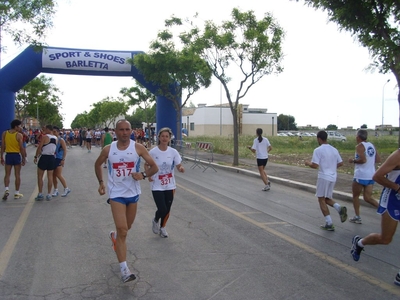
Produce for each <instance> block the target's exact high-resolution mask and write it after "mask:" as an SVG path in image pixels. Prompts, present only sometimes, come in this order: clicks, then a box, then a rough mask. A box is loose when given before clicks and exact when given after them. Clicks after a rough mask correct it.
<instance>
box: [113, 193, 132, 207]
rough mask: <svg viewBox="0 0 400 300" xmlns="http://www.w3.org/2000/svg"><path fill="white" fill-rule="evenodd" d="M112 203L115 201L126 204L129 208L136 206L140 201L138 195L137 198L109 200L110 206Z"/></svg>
mask: <svg viewBox="0 0 400 300" xmlns="http://www.w3.org/2000/svg"><path fill="white" fill-rule="evenodd" d="M110 201H115V202H118V203H121V204H124V205H126V206H128V205H129V204H135V203H137V202H138V201H139V195H136V196H135V197H129V198H122V197H116V198H113V199H110V198H109V199H107V203H108V204H110Z"/></svg>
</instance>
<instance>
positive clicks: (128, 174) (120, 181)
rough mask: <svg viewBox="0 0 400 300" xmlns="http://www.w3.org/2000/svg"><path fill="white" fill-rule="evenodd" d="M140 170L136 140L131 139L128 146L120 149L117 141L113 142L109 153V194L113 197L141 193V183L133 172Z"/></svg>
mask: <svg viewBox="0 0 400 300" xmlns="http://www.w3.org/2000/svg"><path fill="white" fill-rule="evenodd" d="M139 171H140V156H139V155H138V154H137V152H136V148H135V142H134V141H132V140H130V144H129V146H128V148H126V149H125V150H118V148H117V142H116V141H115V142H112V143H111V146H110V152H109V154H108V184H107V186H108V194H109V197H110V198H111V199H113V198H117V197H122V198H130V197H135V196H137V195H140V193H141V189H140V183H139V181H137V180H134V179H133V178H132V173H135V172H139Z"/></svg>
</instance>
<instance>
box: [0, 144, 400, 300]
mask: <svg viewBox="0 0 400 300" xmlns="http://www.w3.org/2000/svg"><path fill="white" fill-rule="evenodd" d="M34 150H35V149H33V148H29V149H28V154H29V158H30V160H29V162H28V165H27V166H25V167H23V174H22V187H21V189H20V191H21V192H22V193H23V194H24V195H25V196H24V198H23V199H19V200H14V199H10V200H8V201H6V202H1V203H0V226H1V228H2V230H1V231H0V250H1V253H0V299H22V300H24V299H34V300H39V299H40V300H41V299H43V300H53V299H99V300H100V299H101V300H103V299H152V300H153V299H156V300H157V299H171V300H172V299H174V300H178V299H196V300H197V299H233V300H235V299H399V297H400V287H397V286H395V285H394V284H393V279H394V276H395V274H396V272H397V271H398V267H399V259H398V249H399V246H400V244H399V243H400V242H399V239H398V235H399V234H398V233H397V234H396V236H395V239H394V241H393V243H392V244H391V245H389V246H374V247H368V248H367V249H366V251H364V252H363V254H362V256H361V259H360V261H359V262H357V263H356V262H354V261H353V259H352V258H351V256H350V244H351V238H352V236H353V235H354V234H360V235H361V236H363V235H365V234H368V233H369V232H376V231H379V228H380V218H379V216H378V215H377V214H376V213H375V211H374V210H373V209H372V208H369V207H366V206H365V207H363V208H362V215H363V221H364V223H363V224H362V225H357V224H352V223H349V222H345V223H340V219H339V216H338V214H337V213H336V212H335V211H334V210H333V209H331V213H332V218H333V221H334V224H335V227H336V231H335V232H326V231H323V230H321V229H320V228H319V225H321V224H322V223H323V222H324V219H323V217H322V215H321V212H320V211H319V208H318V204H317V202H316V199H315V196H314V194H313V192H312V191H311V190H307V189H303V188H297V187H296V186H294V185H293V186H292V185H288V184H286V183H284V182H281V181H279V180H277V179H276V180H275V181H273V184H272V189H271V191H269V192H262V191H261V188H260V187H262V185H261V180H260V179H259V178H257V176H256V175H254V174H251V173H248V172H249V171H250V170H241V171H239V170H236V169H232V168H230V167H222V166H217V167H216V171H214V170H213V169H211V168H209V169H207V170H206V171H204V172H203V169H201V168H199V167H194V168H193V162H192V161H187V162H186V163H185V164H184V166H185V169H186V172H185V173H184V174H177V182H178V188H177V192H176V196H175V200H174V204H173V206H172V212H171V217H170V219H169V222H168V225H167V230H168V233H169V235H170V236H169V238H167V239H163V238H160V237H159V236H158V235H155V234H153V232H152V230H151V219H152V217H153V215H154V211H155V205H154V202H153V199H152V197H151V193H150V191H149V185H148V182H146V181H143V182H142V192H143V193H142V196H141V198H140V201H139V208H138V215H137V218H136V220H135V223H134V225H133V228H132V230H131V231H130V232H129V236H128V250H129V251H128V264H129V266H130V268H131V270H132V271H134V272H135V274H136V275H137V280H135V281H133V282H130V283H126V284H123V283H122V282H121V281H120V278H119V266H118V262H117V259H116V256H115V253H114V252H113V251H112V249H111V243H110V241H109V239H108V233H109V231H110V230H113V229H114V228H113V221H112V216H111V212H110V208H109V205H108V204H106V199H107V197H106V196H99V195H98V193H97V187H98V184H97V180H96V178H95V176H94V171H93V164H94V161H95V159H96V158H97V156H98V154H99V152H100V150H99V149H98V148H95V149H93V150H92V153H87V151H85V150H82V149H80V148H79V147H75V148H73V149H72V150H69V151H68V155H67V160H66V167H65V169H64V176H65V177H66V179H67V182H68V185H69V187H70V188H71V189H72V192H71V194H70V195H69V196H68V197H66V198H61V197H58V198H53V199H52V200H51V201H42V202H35V201H34V197H35V196H36V194H37V188H36V166H35V165H33V163H32V157H33V156H34V152H33V151H34ZM104 172H106V170H104ZM247 175H251V176H247ZM0 176H1V177H2V176H4V170H3V169H1V170H0ZM11 187H12V186H11ZM310 189H311V188H310ZM11 191H13V187H12V188H11ZM338 202H339V203H341V204H342V205H347V206H349V205H350V202H348V201H346V200H344V199H343V200H342V199H339V200H338Z"/></svg>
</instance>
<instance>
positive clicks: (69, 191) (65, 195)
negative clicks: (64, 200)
mask: <svg viewBox="0 0 400 300" xmlns="http://www.w3.org/2000/svg"><path fill="white" fill-rule="evenodd" d="M69 193H71V189H69V188H66V189H65V190H64V193H62V194H61V197H67V195H68V194H69Z"/></svg>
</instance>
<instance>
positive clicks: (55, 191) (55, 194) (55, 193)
mask: <svg viewBox="0 0 400 300" xmlns="http://www.w3.org/2000/svg"><path fill="white" fill-rule="evenodd" d="M58 194H59V193H58V190H54V193H53V194H52V195H51V196H52V197H57V196H58Z"/></svg>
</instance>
